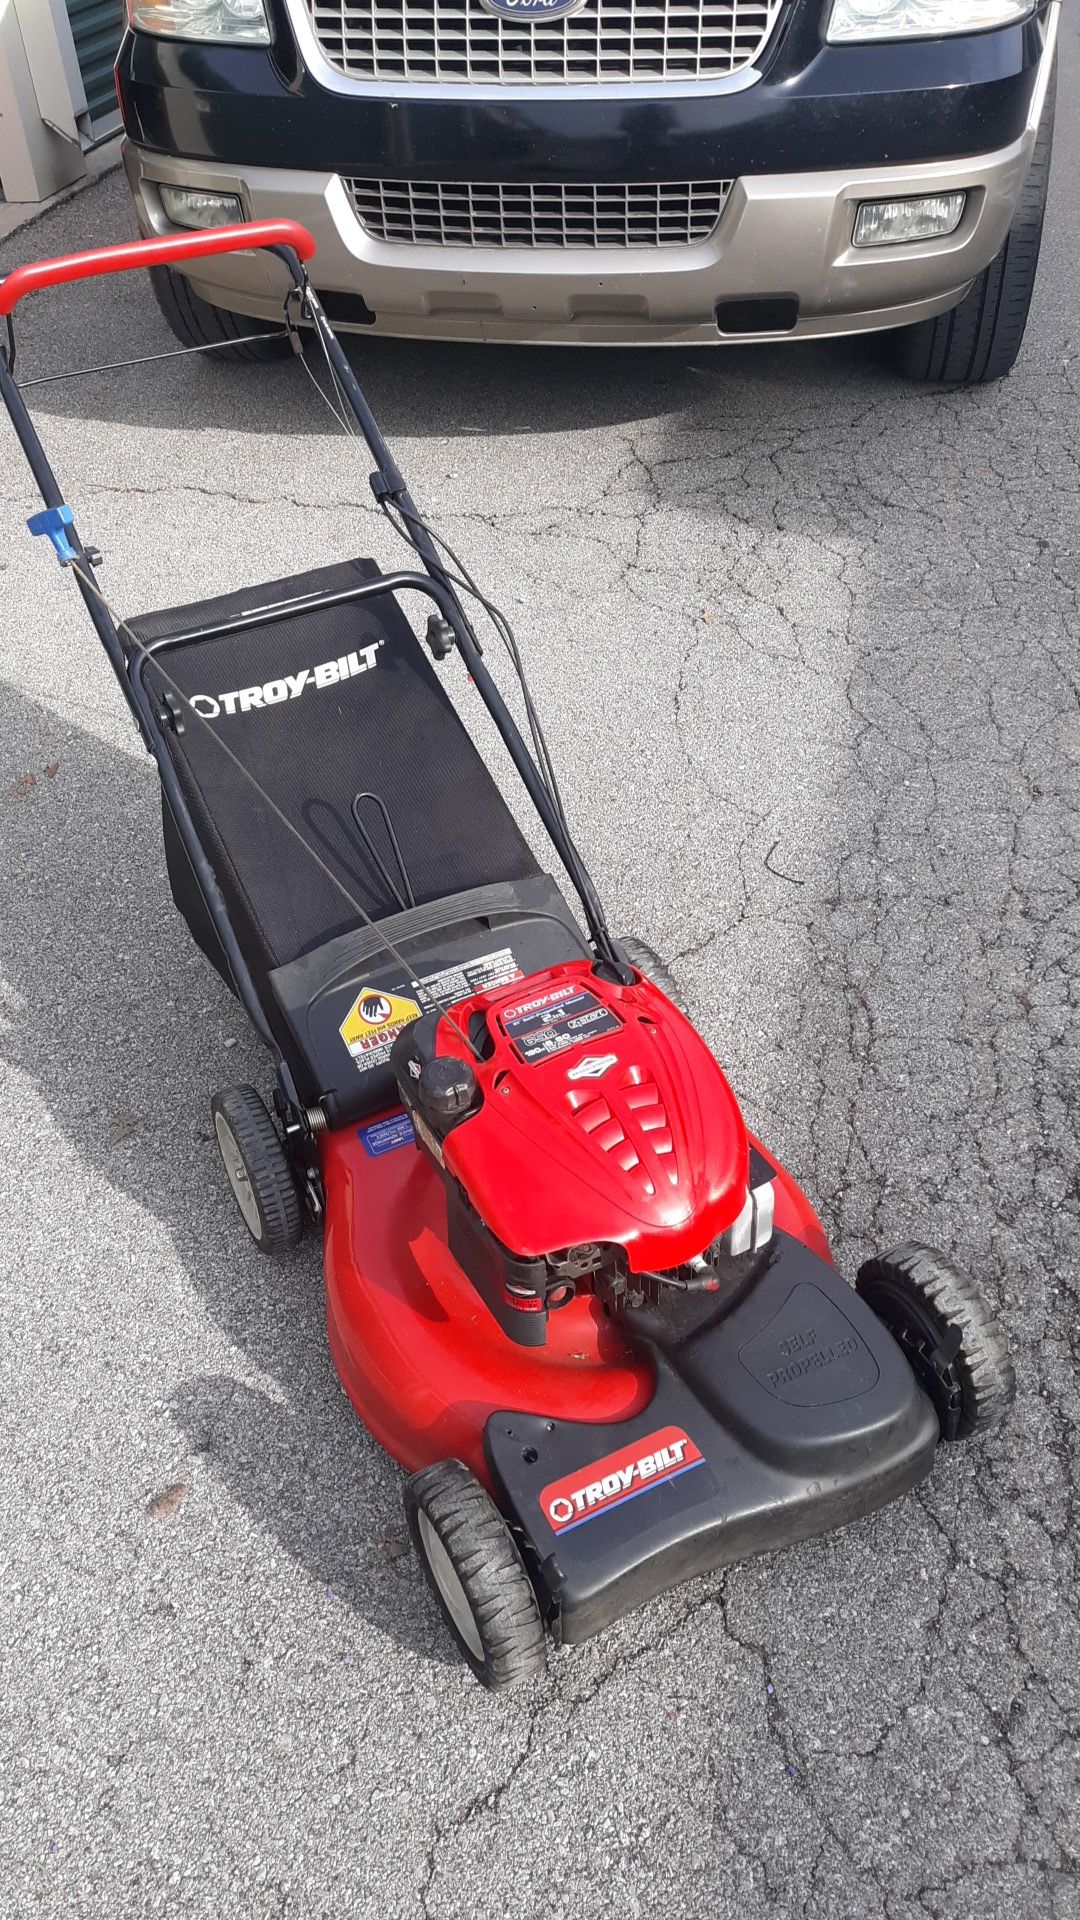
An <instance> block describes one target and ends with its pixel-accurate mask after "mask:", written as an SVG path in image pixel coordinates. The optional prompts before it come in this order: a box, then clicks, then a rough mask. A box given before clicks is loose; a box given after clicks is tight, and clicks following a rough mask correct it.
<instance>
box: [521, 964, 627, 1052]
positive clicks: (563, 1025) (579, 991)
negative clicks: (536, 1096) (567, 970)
mask: <svg viewBox="0 0 1080 1920" xmlns="http://www.w3.org/2000/svg"><path fill="white" fill-rule="evenodd" d="M501 1018H502V1024H503V1028H504V1031H505V1032H506V1033H507V1035H508V1036H509V1038H510V1039H511V1040H512V1041H513V1043H514V1046H515V1048H516V1050H517V1052H518V1054H519V1056H520V1058H521V1059H522V1060H524V1061H525V1063H526V1065H527V1066H532V1065H533V1064H534V1063H535V1062H536V1061H537V1060H547V1059H548V1058H549V1057H550V1056H551V1054H553V1053H564V1052H565V1051H566V1048H567V1047H576V1046H577V1045H578V1043H579V1042H580V1041H582V1040H592V1039H595V1037H596V1036H597V1034H601V1033H618V1031H619V1025H620V1022H619V1021H618V1019H617V1018H616V1016H615V1014H613V1013H612V1011H611V1008H610V1007H605V1005H604V1003H603V1001H602V1000H598V999H597V997H596V995H595V994H594V993H590V992H589V991H588V989H587V988H586V987H579V986H576V985H574V984H573V983H571V982H567V984H566V985H565V986H562V987H549V988H548V989H547V992H546V993H545V992H540V993H534V994H531V995H530V997H529V998H528V999H527V1000H519V1001H518V1002H517V1003H516V1004H515V1005H514V1006H512V1007H507V1008H505V1009H504V1010H503V1012H502V1015H501Z"/></svg>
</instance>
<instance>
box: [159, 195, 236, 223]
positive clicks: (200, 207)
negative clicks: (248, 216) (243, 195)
mask: <svg viewBox="0 0 1080 1920" xmlns="http://www.w3.org/2000/svg"><path fill="white" fill-rule="evenodd" d="M160 193H161V204H162V206H163V207H164V209H165V211H166V213H167V214H168V216H169V219H170V220H171V221H172V223H173V225H174V226H175V227H230V226H232V224H233V222H234V221H236V220H242V219H243V217H244V209H243V207H242V206H241V204H240V200H239V197H238V195H236V194H235V193H204V192H203V190H202V188H201V187H162V188H160Z"/></svg>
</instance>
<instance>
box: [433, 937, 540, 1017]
mask: <svg viewBox="0 0 1080 1920" xmlns="http://www.w3.org/2000/svg"><path fill="white" fill-rule="evenodd" d="M524 978H525V976H524V974H523V973H522V971H521V968H520V967H519V966H518V963H517V961H516V960H515V958H514V953H513V949H512V948H511V947H500V948H499V950H498V952H497V953H479V954H477V955H476V957H475V959H470V960H462V961H461V962H460V963H458V962H453V963H451V965H450V966H448V967H443V968H442V970H441V972H439V973H424V974H421V976H420V985H421V986H422V987H427V988H428V990H429V991H430V992H431V993H433V994H434V995H435V998H436V1000H441V1001H442V1002H443V1003H444V1005H447V1006H453V1004H454V1002H455V1000H469V999H471V998H472V996H473V994H474V993H490V992H492V991H493V990H494V988H496V987H508V986H509V985H510V984H511V982H512V981H514V980H523V979H524Z"/></svg>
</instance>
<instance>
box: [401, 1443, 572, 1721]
mask: <svg viewBox="0 0 1080 1920" xmlns="http://www.w3.org/2000/svg"><path fill="white" fill-rule="evenodd" d="M405 1513H406V1516H407V1518H408V1522H409V1531H410V1532H411V1534H412V1537H413V1544H414V1545H415V1547H416V1551H417V1553H418V1554H419V1555H420V1559H421V1561H422V1562H423V1567H424V1572H425V1574H426V1575H427V1579H428V1583H429V1585H430V1587H431V1590H432V1592H433V1593H434V1595H435V1598H436V1599H437V1600H438V1602H439V1605H440V1607H441V1608H442V1612H443V1615H444V1617H445V1619H446V1622H447V1624H448V1626H449V1628H450V1631H451V1633H452V1634H453V1636H454V1639H455V1640H456V1641H457V1644H458V1646H459V1648H460V1650H461V1652H462V1654H463V1655H464V1657H465V1659H466V1660H467V1661H468V1663H469V1665H470V1667H471V1668H472V1670H473V1672H474V1674H475V1675H476V1677H477V1679H478V1680H479V1681H481V1683H482V1684H483V1685H484V1686H485V1687H488V1688H490V1690H491V1692H492V1693H504V1692H506V1690H507V1689H508V1688H510V1687H516V1686H520V1685H521V1684H522V1682H523V1681H526V1680H531V1679H533V1678H534V1677H535V1676H536V1675H537V1674H538V1673H540V1672H541V1671H542V1670H543V1666H544V1661H545V1659H546V1657H547V1642H546V1640H545V1637H544V1628H543V1623H542V1621H541V1619H540V1609H539V1607H538V1606H537V1604H536V1595H535V1593H534V1592H533V1587H532V1582H531V1580H530V1579H529V1576H528V1574H527V1572H526V1571H525V1563H524V1561H523V1560H522V1558H521V1555H520V1553H519V1552H518V1550H517V1547H516V1545H515V1544H514V1538H513V1535H512V1534H511V1532H510V1529H509V1527H508V1526H507V1524H506V1521H505V1520H504V1519H503V1517H502V1514H501V1513H500V1512H499V1509H498V1507H497V1506H496V1505H495V1502H494V1501H493V1500H492V1498H491V1496H490V1495H489V1494H488V1493H486V1492H485V1490H484V1488H483V1487H482V1486H481V1485H480V1482H479V1480H477V1479H476V1477H475V1475H474V1474H472V1473H470V1472H469V1469H468V1467H467V1466H465V1465H464V1463H463V1462H462V1461H460V1460H439V1461H437V1462H436V1464H435V1465H434V1466H433V1467H425V1468H424V1469H423V1471H422V1472H421V1473H414V1474H413V1476H412V1479H411V1480H409V1481H408V1482H407V1483H406V1487H405Z"/></svg>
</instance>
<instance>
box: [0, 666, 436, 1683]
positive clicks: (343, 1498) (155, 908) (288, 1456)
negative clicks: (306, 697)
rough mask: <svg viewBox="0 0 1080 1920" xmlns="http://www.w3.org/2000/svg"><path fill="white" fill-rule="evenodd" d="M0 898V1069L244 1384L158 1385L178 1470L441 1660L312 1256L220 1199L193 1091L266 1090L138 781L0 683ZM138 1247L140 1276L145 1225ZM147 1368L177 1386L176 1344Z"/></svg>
mask: <svg viewBox="0 0 1080 1920" xmlns="http://www.w3.org/2000/svg"><path fill="white" fill-rule="evenodd" d="M106 849H107V855H106V854H105V851H104V850H106ZM0 897H2V898H3V900H4V902H5V904H6V909H7V910H6V911H5V912H4V913H3V915H0V1068H3V1067H10V1068H11V1069H13V1070H14V1072H15V1073H16V1074H17V1075H19V1076H21V1077H22V1078H23V1079H24V1080H25V1081H26V1082H27V1083H30V1084H31V1085H32V1086H33V1087H34V1088H35V1089H36V1092H37V1095H38V1097H39V1098H40V1100H41V1102H42V1103H43V1105H44V1106H45V1107H46V1108H47V1109H48V1111H49V1113H50V1115H51V1116H52V1119H53V1121H54V1123H55V1126H56V1128H57V1129H58V1130H59V1131H60V1133H61V1134H62V1135H63V1136H64V1137H65V1138H66V1139H67V1140H68V1141H69V1142H70V1144H71V1146H72V1148H73V1149H74V1151H75V1152H76V1154H77V1155H78V1156H79V1159H80V1160H81V1162H82V1164H83V1166H84V1167H85V1168H86V1169H87V1170H88V1173H89V1175H90V1177H91V1183H92V1184H93V1185H98V1184H99V1183H102V1182H104V1183H107V1184H108V1186H109V1187H111V1188H112V1189H113V1192H114V1196H115V1197H114V1198H112V1199H110V1201H109V1203H108V1204H109V1208H110V1213H111V1212H112V1209H113V1208H114V1207H115V1208H116V1210H117V1218H118V1219H120V1220H122V1217H123V1211H124V1207H125V1198H124V1197H125V1196H126V1199H127V1200H128V1201H131V1202H133V1203H134V1205H135V1207H136V1208H138V1209H140V1210H142V1211H143V1212H144V1213H145V1214H148V1215H151V1216H153V1218H154V1219H155V1220H156V1221H157V1222H158V1223H159V1224H160V1226H161V1227H162V1228H163V1229H164V1230H165V1232H166V1233H167V1235H168V1236H169V1239H170V1240H171V1242H172V1246H173V1248H174V1249H175V1256H176V1259H175V1262H174V1261H171V1260H170V1259H169V1257H168V1253H167V1252H166V1253H164V1254H163V1255H162V1256H161V1261H162V1267H163V1271H164V1272H165V1274H166V1276H167V1278H166V1281H165V1284H171V1285H172V1286H173V1287H174V1289H175V1290H176V1291H177V1293H178V1294H180V1296H181V1297H182V1284H183V1283H182V1281H181V1280H180V1279H179V1277H178V1276H177V1275H176V1273H175V1267H176V1264H177V1263H178V1264H179V1265H180V1266H181V1267H182V1270H183V1274H184V1276H185V1277H186V1278H187V1280H188V1281H190V1284H191V1286H192V1287H193V1288H194V1289H195V1292H196V1293H197V1294H198V1295H199V1296H201V1300H202V1303H203V1305H204V1306H205V1308H206V1310H207V1312H208V1313H209V1315H210V1316H211V1318H212V1320H213V1322H214V1323H216V1326H217V1328H219V1329H220V1333H221V1335H222V1336H223V1339H222V1340H221V1341H215V1340H214V1337H213V1335H212V1334H210V1335H209V1344H210V1345H211V1346H214V1345H218V1346H220V1347H221V1348H222V1353H221V1359H222V1361H223V1363H224V1365H225V1366H228V1365H229V1363H230V1358H231V1359H232V1360H234V1361H235V1365H236V1370H237V1371H238V1372H239V1371H242V1372H243V1373H244V1374H245V1375H247V1376H248V1379H247V1380H246V1381H244V1382H241V1381H240V1380H238V1379H237V1378H234V1377H233V1376H232V1374H231V1373H230V1372H226V1371H224V1370H223V1371H221V1372H218V1373H202V1374H193V1375H191V1376H190V1377H188V1378H186V1379H183V1380H182V1384H180V1385H179V1386H178V1387H176V1388H175V1389H174V1391H173V1393H172V1395H171V1399H170V1407H171V1411H172V1413H173V1415H174V1416H175V1419H176V1421H177V1423H178V1425H179V1427H180V1429H181V1431H182V1433H183V1435H184V1436H185V1440H186V1448H185V1452H186V1453H187V1454H188V1455H190V1456H194V1457H195V1461H196V1463H197V1464H198V1466H199V1468H200V1469H201V1470H202V1471H206V1472H209V1473H210V1474H211V1475H213V1476H216V1477H217V1478H218V1479H219V1480H220V1481H221V1482H222V1484H223V1485H224V1486H225V1488H226V1490H227V1492H228V1494H229V1495H230V1497H231V1498H232V1499H234V1500H235V1501H236V1502H237V1503H238V1504H239V1505H240V1506H241V1507H243V1508H244V1509H245V1510H246V1512H247V1513H248V1514H249V1515H250V1516H251V1518H252V1519H253V1520H254V1522H255V1523H256V1525H257V1526H258V1527H259V1528H260V1530H262V1531H263V1532H265V1533H267V1534H269V1535H271V1536H273V1537H274V1538H275V1539H276V1540H277V1541H278V1542H279V1544H280V1546H281V1547H282V1548H283V1549H284V1551H285V1553H286V1554H287V1555H288V1556H289V1557H290V1558H291V1559H292V1560H293V1561H295V1562H296V1563H297V1564H298V1565H299V1566H300V1567H301V1568H303V1569H304V1570H305V1571H306V1572H307V1573H308V1574H309V1575H310V1577H311V1579H312V1581H313V1582H314V1583H316V1585H317V1586H319V1587H322V1588H323V1589H330V1590H331V1591H332V1593H333V1594H334V1596H335V1597H336V1599H337V1600H338V1601H343V1602H344V1603H345V1604H346V1605H347V1606H348V1607H350V1608H352V1609H353V1610H354V1611H355V1613H356V1614H357V1615H358V1616H361V1617H362V1618H363V1619H364V1620H365V1621H366V1622H368V1623H369V1625H371V1626H373V1627H374V1628H376V1629H377V1630H378V1631H379V1632H380V1633H384V1634H386V1635H388V1636H389V1637H390V1638H391V1639H392V1640H394V1641H395V1642H396V1643H397V1644H399V1645H401V1646H403V1647H405V1648H407V1649H409V1650H410V1651H413V1652H418V1653H420V1654H421V1655H423V1656H426V1657H429V1658H434V1659H437V1660H440V1661H446V1662H447V1663H450V1662H451V1661H452V1660H453V1659H454V1658H455V1655H454V1654H453V1651H452V1647H451V1644H450V1641H449V1638H448V1637H445V1638H444V1636H443V1632H442V1628H441V1625H440V1623H439V1621H438V1618H437V1615H436V1612H435V1610H434V1608H433V1607H431V1605H430V1603H429V1601H428V1598H427V1596H426V1590H425V1589H424V1588H423V1586H422V1582H421V1576H420V1573H419V1570H418V1568H417V1565H416V1562H415V1560H414V1559H413V1557H412V1555H411V1553H408V1552H407V1551H406V1536H405V1525H404V1519H403V1516H402V1511H401V1502H400V1474H399V1471H398V1469H397V1468H396V1466H395V1465H394V1463H393V1462H392V1461H390V1460H389V1459H388V1458H387V1457H386V1456H385V1455H384V1454H382V1453H381V1452H380V1450H379V1448H378V1447H377V1446H376V1444H375V1442H374V1441H373V1440H372V1439H371V1438H370V1437H369V1435H368V1434H367V1433H366V1432H365V1430H364V1428H363V1426H362V1425H361V1423H360V1421H359V1420H358V1419H357V1417H356V1415H355V1413H354V1412H353V1410H352V1408H351V1407H350V1406H349V1404H348V1402H347V1401H346V1399H345V1396H344V1394H343V1393H342V1391H341V1389H340V1386H339V1385H338V1382H337V1376H336V1374H335V1372H334V1368H333V1365H332V1363H331V1360H330V1356H329V1353H328V1350H327V1344H326V1332H325V1323H324V1317H323V1293H322V1284H321V1272H320V1262H319V1255H318V1250H317V1247H316V1244H315V1241H314V1240H313V1239H308V1240H306V1241H305V1242H304V1244H303V1246H302V1248H301V1250H300V1251H299V1253H298V1254H297V1255H296V1256H295V1258H294V1259H293V1260H292V1261H291V1262H289V1263H286V1264H284V1265H279V1266H271V1265H270V1264H269V1263H268V1262H266V1261H265V1260H264V1259H262V1258H261V1257H260V1256H259V1254H258V1253H257V1252H256V1251H255V1249H254V1248H253V1247H251V1246H250V1244H249V1243H248V1241H247V1236H246V1234H245V1233H244V1232H243V1229H242V1228H241V1226H240V1224H239V1221H238V1219H237V1217H236V1215H235V1211H234V1207H233V1202H232V1200H231V1198H230V1196H229V1194H228V1192H227V1189H226V1188H225V1185H224V1182H223V1177H222V1173H221V1168H220V1163H219V1162H218V1159H217V1152H216V1147H215V1145H214V1141H213V1136H212V1133H211V1128H210V1124H209V1095H210V1093H211V1091H212V1090H213V1089H214V1088H215V1087H216V1086H219V1085H222V1084H228V1083H229V1082H235V1081H245V1080H251V1081H252V1082H253V1083H254V1084H256V1085H258V1086H261V1087H262V1088H264V1089H265V1088H266V1087H267V1086H268V1080H269V1076H268V1073H267V1064H266V1058H265V1055H264V1054H263V1053H262V1052H261V1050H260V1049H259V1048H258V1046H257V1044H256V1043H255V1042H254V1040H253V1038H252V1036H251V1035H250V1033H249V1032H248V1029H247V1026H246V1023H245V1021H244V1019H243V1016H242V1015H241V1013H240V1010H239V1008H238V1007H237V1006H236V1005H235V1003H234V1002H233V1001H232V999H231V997H230V996H229V995H228V994H227V992H226V991H225V989H224V987H223V986H222V985H221V984H220V982H219V981H218V980H217V978H216V976H215V975H214V974H213V973H212V972H211V970H210V969H209V968H208V966H207V965H206V963H205V962H204V961H203V959H202V957H201V955H200V954H199V953H198V952H197V950H196V949H195V947H194V945H193V943H192V942H191V940H190V938H189V936H188V934H187V931H186V928H185V927H184V926H183V923H182V922H181V920H180V919H179V917H178V916H177V915H176V914H175V912H174V910H173V907H172V903H171V899H170V897H169V892H168V883H167V880H166V876H165V865H164V856H163V853H162V850H161V826H160V814H159V808H158V798H157V785H156V778H155V776H154V773H153V769H152V767H151V765H150V763H149V761H148V760H147V761H142V760H141V759H137V758H135V757H133V756H132V754H130V753H129V752H127V751H124V750H123V749H122V748H121V747H118V746H108V745H106V744H104V743H103V742H102V741H101V740H99V739H98V738H96V737H95V736H94V735H92V734H90V733H88V732H85V731H83V730H81V729H79V728H77V727H74V726H72V725H71V724H70V723H69V722H68V721H66V720H61V719H59V718H57V716H56V715H55V714H54V713H52V712H51V711H49V710H47V709H45V708H43V707H42V706H39V705H38V704H37V703H36V702H34V701H33V700H31V699H29V698H27V697H26V696H25V695H24V694H22V693H20V692H18V691H16V690H15V689H13V688H12V687H11V686H9V685H7V684H5V683H3V682H0ZM61 1036H62V1042H61ZM24 1098H26V1099H28V1101H29V1105H30V1107H31V1109H32V1106H33V1095H32V1094H28V1095H26V1096H24ZM30 1124H32V1122H31V1123H30ZM138 1236H139V1244H141V1245H143V1246H145V1247H147V1248H148V1249H149V1251H148V1254H147V1257H148V1258H150V1259H152V1258H153V1257H154V1255H153V1246H154V1239H155V1235H154V1232H153V1229H152V1228H151V1229H149V1230H148V1229H147V1228H146V1226H143V1227H142V1228H141V1229H138ZM170 1268H172V1272H171V1274H170V1273H169V1269H170ZM121 1279H122V1276H121ZM197 1318H198V1316H197V1314H196V1313H195V1312H193V1314H192V1323H193V1324H192V1338H193V1342H194V1340H195V1338H196V1337H197V1334H198V1329H197V1325H196V1321H197ZM131 1337H132V1340H133V1342H135V1341H141V1340H142V1339H144V1338H145V1331H144V1330H141V1329H139V1328H138V1327H136V1326H134V1325H133V1326H132V1329H131ZM202 1337H203V1340H204V1342H205V1341H206V1340H207V1335H206V1333H205V1332H204V1334H203V1336H202ZM162 1358H163V1359H164V1361H165V1363H166V1364H167V1365H171V1368H172V1371H173V1373H174V1375H175V1374H176V1373H177V1372H179V1373H180V1374H181V1375H182V1374H183V1372H184V1367H185V1359H186V1356H185V1353H184V1351H183V1349H182V1348H181V1349H180V1351H179V1352H177V1351H172V1352H169V1351H168V1350H167V1349H166V1350H165V1352H164V1353H163V1355H162ZM252 1370H254V1371H255V1372H256V1373H257V1374H258V1375H260V1376H262V1381H261V1382H260V1383H259V1384H257V1385H253V1384H251V1383H250V1375H251V1373H252ZM342 1657H343V1658H347V1657H348V1656H347V1655H343V1656H342Z"/></svg>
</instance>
